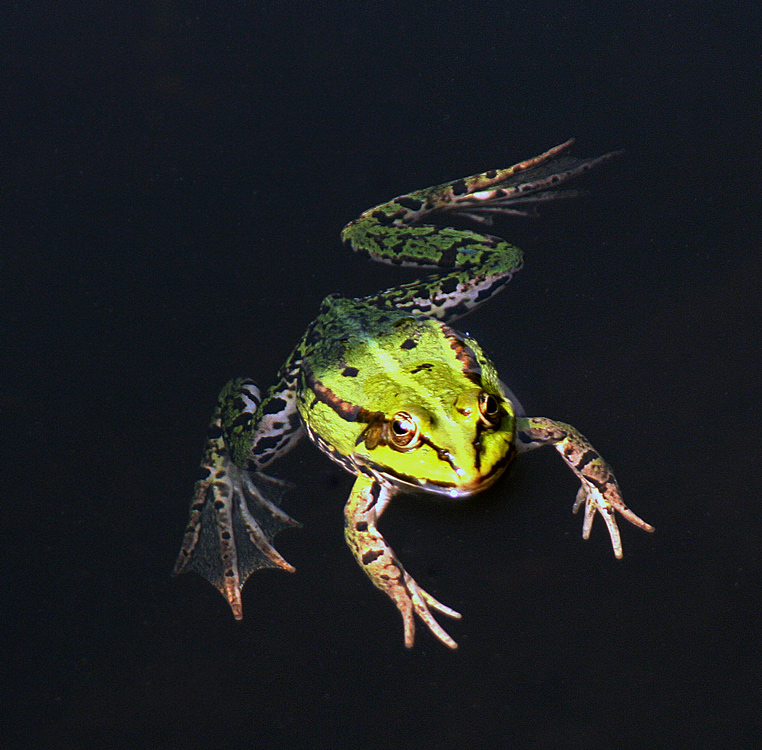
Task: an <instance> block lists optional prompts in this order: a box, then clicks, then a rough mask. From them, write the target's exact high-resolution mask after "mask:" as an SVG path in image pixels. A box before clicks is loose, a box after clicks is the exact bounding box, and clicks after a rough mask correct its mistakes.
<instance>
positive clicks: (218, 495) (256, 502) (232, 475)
mask: <svg viewBox="0 0 762 750" xmlns="http://www.w3.org/2000/svg"><path fill="white" fill-rule="evenodd" d="M202 470H203V471H204V473H205V476H204V478H202V479H199V480H198V481H197V482H196V488H195V492H194V498H193V502H192V503H191V510H190V518H189V521H188V527H187V529H186V531H185V536H184V537H183V544H182V548H181V550H180V554H179V556H178V558H177V562H176V563H175V568H174V571H173V575H178V574H180V573H183V572H186V571H189V570H193V571H195V572H196V573H198V574H199V575H201V576H202V577H204V578H206V580H207V581H209V582H210V583H211V584H212V585H213V586H214V587H215V588H216V589H218V590H219V591H220V593H221V594H222V595H223V596H224V597H225V598H226V599H227V601H228V603H229V604H230V608H231V609H232V611H233V615H234V616H235V618H236V619H237V620H240V619H241V618H242V617H243V607H242V604H241V587H242V586H243V585H244V583H245V582H246V579H247V578H248V577H249V576H250V575H251V574H252V573H253V572H254V571H255V570H259V569H260V568H281V569H282V570H287V571H289V572H293V571H294V568H293V567H292V566H291V565H289V563H287V562H286V561H285V560H284V559H283V557H281V555H280V553H279V552H278V551H277V550H276V549H275V547H273V545H272V541H273V538H274V537H275V535H276V534H277V533H278V532H279V531H282V530H283V529H285V528H288V527H290V526H299V525H300V524H299V523H298V522H297V521H294V520H293V519H292V518H291V517H290V516H288V515H287V514H286V513H284V512H283V511H282V510H281V509H280V508H279V507H278V506H277V505H276V504H275V503H276V502H277V501H279V500H280V497H281V496H282V495H283V494H284V492H286V490H288V488H289V485H288V484H287V483H285V482H282V481H281V480H278V479H274V478H272V477H269V476H267V475H266V474H263V473H261V472H253V473H250V472H248V471H246V470H245V469H241V468H240V467H238V466H237V465H236V464H235V463H234V462H233V461H232V460H231V459H230V457H229V455H228V452H227V450H226V449H225V448H224V447H223V446H222V445H221V444H220V445H212V446H210V447H209V448H208V450H207V453H206V456H205V458H204V462H203V463H202Z"/></svg>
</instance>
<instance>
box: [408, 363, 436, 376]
mask: <svg viewBox="0 0 762 750" xmlns="http://www.w3.org/2000/svg"><path fill="white" fill-rule="evenodd" d="M432 367H434V365H432V364H431V363H429V362H426V363H424V364H422V365H418V367H416V368H415V369H413V370H411V371H410V374H411V375H415V374H416V373H419V372H420V371H421V370H430V369H431V368H432Z"/></svg>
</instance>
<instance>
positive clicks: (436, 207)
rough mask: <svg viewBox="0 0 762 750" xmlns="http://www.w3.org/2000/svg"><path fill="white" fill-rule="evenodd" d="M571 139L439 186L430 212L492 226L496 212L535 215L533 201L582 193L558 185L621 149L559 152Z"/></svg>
mask: <svg viewBox="0 0 762 750" xmlns="http://www.w3.org/2000/svg"><path fill="white" fill-rule="evenodd" d="M572 143H574V140H573V139H571V140H568V141H566V142H565V143H562V144H560V145H558V146H554V147H553V148H551V149H549V150H548V151H546V152H545V153H543V154H540V155H539V156H535V157H534V158H532V159H526V160H525V161H522V162H519V163H518V164H514V165H513V166H512V167H507V168H506V169H492V170H489V171H488V172H482V173H480V174H475V175H472V176H471V177H466V178H464V179H463V180H458V181H456V182H454V183H450V184H448V185H442V186H440V187H439V188H438V190H439V195H437V196H436V198H434V199H433V200H432V199H430V200H432V207H431V209H430V210H429V211H428V213H429V215H432V216H436V215H437V214H446V213H451V214H456V215H458V216H463V217H465V218H468V219H471V220H473V221H476V222H478V223H480V224H486V225H488V226H489V225H491V224H492V219H493V217H494V216H495V215H496V214H502V215H512V216H534V215H535V213H534V210H532V209H533V208H534V205H533V204H537V203H543V202H546V201H552V200H558V199H559V198H576V197H578V196H579V195H581V194H582V193H581V192H580V191H579V190H559V189H558V187H559V186H560V185H561V184H563V183H565V182H568V181H569V180H571V179H573V178H575V177H578V176H579V175H581V174H583V173H585V172H587V171H588V170H590V169H593V168H594V167H597V166H598V165H600V164H602V163H604V162H606V161H608V160H609V159H612V158H613V157H615V156H619V155H620V154H621V153H622V152H621V151H612V152H610V153H607V154H603V155H602V156H596V157H592V158H587V159H579V158H576V157H573V156H567V155H563V156H559V154H560V153H561V152H562V151H565V150H566V149H567V148H568V147H569V146H571V144H572Z"/></svg>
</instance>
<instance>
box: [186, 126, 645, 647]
mask: <svg viewBox="0 0 762 750" xmlns="http://www.w3.org/2000/svg"><path fill="white" fill-rule="evenodd" d="M571 143H572V141H567V142H566V143H563V144H561V145H559V146H556V147H554V148H551V149H550V150H548V151H546V152H545V153H543V154H541V155H540V156H537V157H534V158H532V159H527V160H525V161H522V162H520V163H518V164H515V165H514V166H512V167H508V168H505V169H493V170H490V171H487V172H484V173H481V174H477V175H473V176H471V177H466V178H464V179H460V180H456V181H455V182H448V183H445V184H443V185H438V186H436V187H432V188H427V189H425V190H419V191H417V192H413V193H409V194H407V195H402V196H399V197H397V198H394V200H391V201H389V202H388V203H384V204H382V205H380V206H377V207H376V208H372V209H370V210H368V211H366V212H365V213H363V214H362V215H361V216H360V217H359V218H358V219H356V220H355V221H353V222H351V223H350V224H348V225H347V226H346V227H345V228H344V230H343V232H342V240H343V242H344V243H345V244H346V245H348V246H349V247H351V248H352V249H353V250H354V251H356V252H358V253H361V254H363V255H365V256H367V257H369V258H371V259H372V260H376V261H381V262H386V263H391V264H395V265H413V266H421V267H429V268H431V269H434V270H433V272H432V273H430V275H427V276H425V277H424V278H422V279H421V280H418V281H414V282H412V283H407V284H403V285H401V286H397V287H394V288H392V289H387V290H386V291H383V292H380V293H378V294H374V295H371V296H368V297H362V298H359V299H349V298H346V297H341V296H339V295H330V296H328V297H326V298H325V300H324V301H323V303H322V305H321V308H320V311H319V313H318V315H317V317H316V318H315V320H314V321H313V322H312V323H311V324H310V325H309V326H308V328H307V330H306V332H305V333H304V336H303V337H302V339H301V341H299V343H298V344H297V345H296V348H295V349H294V351H293V352H292V353H291V355H290V356H289V357H288V359H287V360H286V361H285V363H284V364H283V366H282V367H281V369H280V371H279V373H278V376H277V380H276V382H275V384H274V385H273V386H272V387H271V388H270V389H269V390H268V391H267V393H266V394H265V396H264V397H262V394H261V392H260V390H259V389H258V388H257V386H256V385H255V383H254V382H253V381H251V380H248V379H236V380H232V381H231V382H229V383H228V384H227V385H226V386H225V387H224V388H223V389H222V392H221V393H220V396H219V399H218V402H217V407H216V410H215V412H214V416H213V418H212V421H211V425H210V427H209V431H208V434H207V440H206V448H205V453H204V458H203V461H202V463H201V470H200V475H199V478H198V480H197V482H196V484H195V490H194V495H193V499H192V502H191V507H190V518H189V522H188V526H187V529H186V531H185V536H184V539H183V543H182V549H181V550H180V555H179V557H178V559H177V563H176V566H175V570H174V573H175V574H179V573H181V572H184V571H188V570H193V571H196V572H197V573H199V574H200V575H202V576H203V577H204V578H206V579H207V580H208V581H210V582H211V583H212V584H213V585H214V586H215V587H216V588H217V589H219V591H220V592H221V593H222V594H223V596H224V597H225V598H226V599H227V601H228V603H229V604H230V607H231V609H232V611H233V615H234V616H235V617H236V619H241V618H242V616H243V610H242V604H241V587H242V586H243V585H244V583H245V582H246V580H247V578H248V577H249V576H250V575H251V573H252V572H253V571H255V570H258V569H260V568H280V569H282V570H287V571H293V570H294V568H293V567H292V566H291V565H289V563H288V562H286V560H284V559H283V557H281V555H280V554H279V553H278V552H277V551H276V549H275V547H274V546H273V538H274V536H275V535H276V534H277V533H278V532H279V531H281V530H282V529H284V528H287V527H290V526H298V525H299V524H298V523H297V522H296V521H294V520H293V519H292V518H290V517H289V516H288V515H287V514H286V513H285V512H284V511H283V510H282V509H281V508H280V507H279V502H280V498H281V496H282V494H283V492H284V491H285V490H286V489H287V485H286V484H285V483H284V482H283V481H281V480H279V479H275V478H273V477H271V476H269V475H268V474H267V473H265V469H266V468H267V467H268V466H269V464H271V463H272V462H273V461H274V460H276V459H277V458H279V457H281V456H283V455H284V454H285V453H286V452H287V451H288V450H289V449H291V448H292V447H293V446H294V444H295V443H296V442H297V441H298V440H299V438H301V437H302V436H303V435H305V434H306V435H307V436H309V438H310V439H311V440H312V442H314V443H315V444H316V445H317V446H318V447H319V448H320V449H321V450H322V451H323V452H324V453H326V454H327V455H328V457H329V458H331V459H333V461H335V462H336V463H337V464H339V465H340V466H342V467H343V468H344V469H346V470H347V471H348V472H350V473H351V474H353V475H354V477H355V481H354V485H353V487H352V491H351V493H350V495H349V500H348V501H347V504H346V506H345V508H344V529H345V532H344V533H345V539H346V542H347V545H348V546H349V548H350V550H351V551H352V554H353V555H354V557H355V559H356V560H357V563H358V564H359V565H360V567H361V568H362V570H364V571H365V573H366V574H367V576H368V577H369V578H370V580H371V581H372V582H373V584H374V585H375V586H376V587H377V588H379V589H381V590H382V591H383V592H384V593H385V594H386V595H387V596H388V597H389V598H390V599H391V600H392V601H393V602H394V604H395V605H396V606H397V609H398V610H399V611H400V613H401V614H402V620H403V623H404V638H405V645H406V646H408V647H411V646H412V645H413V640H414V635H415V616H416V615H417V616H418V617H419V618H420V620H421V621H422V622H423V623H424V624H425V625H426V626H427V627H428V628H429V630H430V631H431V632H432V633H433V635H434V636H436V638H438V639H439V640H440V641H441V642H442V643H443V644H445V645H446V646H449V647H450V648H456V645H457V644H456V643H455V641H454V640H453V639H452V638H451V637H450V636H449V635H448V634H447V633H446V632H445V630H444V628H443V627H442V626H441V625H440V623H439V622H438V621H437V619H435V617H434V613H437V614H439V615H444V616H447V617H451V618H460V614H459V613H458V612H456V611H455V610H453V609H451V608H450V607H447V606H445V605H444V604H442V603H441V602H439V601H437V600H436V599H435V598H434V597H433V596H431V594H429V593H427V592H426V591H424V590H423V589H422V588H421V587H420V586H419V585H418V584H417V583H416V582H415V580H414V579H413V577H412V576H411V575H410V574H409V573H408V572H407V571H406V570H405V568H404V566H403V564H402V563H401V562H400V560H399V558H398V557H397V556H396V555H395V553H394V552H393V550H392V548H391V547H390V546H389V544H388V543H387V542H386V540H385V539H384V537H383V536H382V534H381V533H380V532H379V531H378V519H379V518H380V516H381V514H382V513H383V511H384V508H386V506H387V504H388V503H389V501H390V500H391V499H392V498H393V497H394V495H396V494H397V493H401V492H405V493H421V492H426V493H432V494H435V495H439V496H440V497H443V498H446V499H447V500H451V501H453V500H460V499H463V498H468V497H470V496H471V495H473V494H475V493H477V492H481V491H483V490H485V489H486V488H487V487H489V486H491V485H492V484H493V483H494V482H495V481H496V480H497V479H498V478H499V477H500V476H501V474H503V472H504V471H505V470H506V468H507V467H508V465H509V464H510V463H511V461H512V460H513V459H514V458H515V457H516V456H517V455H518V454H520V453H524V452H526V451H529V450H534V449H535V448H540V447H542V446H546V445H550V446H553V447H554V448H556V450H557V451H558V452H559V453H560V454H561V457H562V458H563V460H564V461H565V462H566V464H567V465H568V466H569V468H570V469H571V470H572V471H573V472H574V473H575V474H576V475H577V478H578V479H579V481H580V488H579V491H578V493H577V497H576V501H575V502H574V506H573V510H574V512H576V511H578V510H579V509H580V508H583V507H584V523H583V529H582V535H583V537H584V538H585V539H587V538H588V537H589V535H590V529H591V525H592V522H593V518H594V517H595V515H596V513H599V514H600V515H601V517H602V518H603V520H604V522H605V523H606V526H607V528H608V532H609V535H610V537H611V543H612V546H613V548H614V554H615V555H616V557H618V558H621V557H622V544H621V541H620V535H619V529H618V527H617V513H618V514H619V515H621V516H622V517H623V518H624V519H626V520H627V521H629V522H630V523H632V524H634V525H635V526H638V527H639V528H641V529H644V530H645V531H652V530H653V527H652V526H650V525H649V524H647V523H646V522H645V521H643V520H641V519H640V518H639V517H638V516H636V515H635V514H634V513H633V512H632V511H631V510H629V509H628V508H627V506H625V504H624V502H623V501H622V496H621V494H620V490H619V486H618V484H617V481H616V479H615V478H614V474H613V472H612V470H611V468H610V467H609V465H608V464H607V463H606V461H604V459H603V458H602V457H601V456H600V454H599V453H598V452H597V451H596V450H595V449H594V448H593V447H592V445H591V444H590V443H589V442H588V441H587V439H586V438H585V437H583V436H582V435H581V434H580V433H579V432H578V431H577V430H576V429H575V428H574V427H572V426H571V425H568V424H564V423H563V422H556V421H554V420H551V419H548V418H546V417H529V416H525V415H524V414H523V412H522V410H521V409H520V407H519V406H518V402H517V401H516V399H515V398H514V397H513V395H512V394H511V392H510V391H509V390H508V389H507V388H506V386H505V385H503V383H502V382H501V380H500V378H499V377H498V374H497V371H496V369H495V366H494V365H493V364H492V362H491V361H490V359H489V358H488V357H487V356H486V354H485V353H484V352H483V351H482V349H481V347H480V346H479V344H478V343H477V342H476V341H475V340H474V339H473V338H471V337H470V336H469V335H466V334H463V333H460V332H458V331H457V330H455V329H453V328H451V327H450V323H451V322H452V321H454V320H455V319H457V318H459V317H462V316H463V315H465V314H466V313H468V312H470V311H472V310H473V309H475V308H476V307H478V306H479V305H481V304H482V303H484V302H486V301H487V300H488V299H489V298H490V297H492V296H493V295H494V294H496V293H497V292H499V291H500V290H501V289H502V288H503V287H504V286H505V284H506V283H507V282H508V280H509V279H510V278H511V276H512V275H513V274H514V273H515V272H516V271H518V270H519V268H520V267H521V265H522V254H521V251H520V250H519V249H518V248H516V247H514V246H513V245H511V244H509V243H508V242H506V241H504V240H503V239H500V238H498V237H495V236H492V235H490V234H488V233H485V232H482V231H478V232H477V231H473V230H471V229H461V228H453V227H452V226H451V224H452V223H455V224H456V225H457V224H458V222H449V221H448V220H449V219H450V217H453V218H454V217H458V218H459V219H460V220H461V222H460V223H462V220H466V221H468V222H473V223H472V224H471V226H473V227H474V228H475V229H476V228H478V229H481V227H483V226H486V227H489V226H490V225H491V224H492V219H493V217H495V215H527V214H530V213H532V211H533V210H534V208H535V207H536V205H535V204H537V203H540V202H543V201H545V200H548V199H552V198H554V197H559V196H567V195H570V194H573V192H574V191H570V190H568V189H564V190H561V191H559V190H557V187H558V186H559V185H561V184H562V183H565V182H566V181H568V180H570V179H571V178H573V177H577V176H578V175H580V174H581V173H582V172H586V171H587V170H589V169H591V168H593V167H595V166H597V165H599V164H601V163H602V162H604V161H607V160H608V159H609V158H611V157H612V156H613V155H614V154H606V155H604V156H600V157H596V158H586V159H577V158H573V157H570V156H568V155H566V154H565V153H562V152H564V151H565V149H566V148H567V147H568V146H569V145H570V144H571ZM448 224H450V225H448ZM479 225H480V226H479Z"/></svg>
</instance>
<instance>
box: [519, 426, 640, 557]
mask: <svg viewBox="0 0 762 750" xmlns="http://www.w3.org/2000/svg"><path fill="white" fill-rule="evenodd" d="M516 427H517V430H516V448H517V449H518V450H519V451H522V452H523V451H530V450H533V449H535V448H539V447H541V446H543V445H552V446H553V447H554V448H555V449H556V450H557V451H558V452H559V453H560V454H561V456H563V459H564V461H566V463H567V465H568V466H569V468H570V469H571V470H572V471H573V472H574V473H575V474H576V475H577V478H578V479H579V481H580V482H581V485H582V486H581V487H580V488H579V491H578V492H577V499H576V500H575V502H574V512H575V513H576V512H577V511H578V510H579V509H580V508H581V507H582V506H583V505H584V506H585V520H584V522H583V524H582V536H583V538H584V539H589V538H590V529H591V528H592V525H593V519H594V518H595V514H596V513H600V514H601V518H603V520H604V521H605V523H606V528H607V529H608V530H609V536H610V537H611V546H612V547H613V548H614V554H615V555H616V556H617V558H619V559H621V558H622V540H621V538H620V536H619V527H618V526H617V523H616V514H617V513H619V514H620V515H621V516H622V518H624V519H625V520H627V521H629V522H630V523H631V524H632V525H633V526H637V527H638V528H640V529H643V531H653V530H654V527H653V526H651V525H650V524H648V523H646V522H645V521H644V520H643V519H642V518H639V517H638V516H636V515H635V514H634V513H633V512H632V511H631V510H630V509H629V508H628V507H627V506H626V505H625V504H624V501H623V500H622V493H621V492H620V491H619V485H618V484H617V481H616V477H614V472H613V471H612V470H611V467H610V466H609V465H608V464H607V463H606V461H604V460H603V458H602V456H601V455H600V454H599V453H598V452H597V451H596V450H595V448H593V446H592V445H590V443H589V442H588V440H587V439H586V438H585V437H584V436H583V435H582V434H580V432H579V431H578V430H577V429H576V428H574V427H572V426H571V425H569V424H564V423H563V422H554V421H553V420H552V419H547V418H546V417H519V418H518V419H517V420H516Z"/></svg>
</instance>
